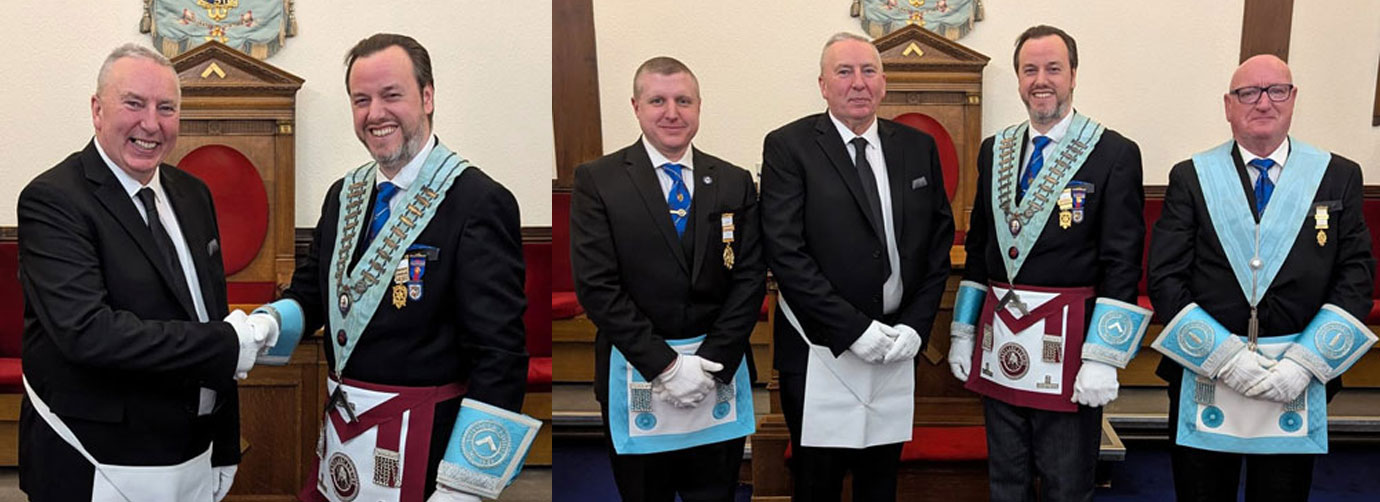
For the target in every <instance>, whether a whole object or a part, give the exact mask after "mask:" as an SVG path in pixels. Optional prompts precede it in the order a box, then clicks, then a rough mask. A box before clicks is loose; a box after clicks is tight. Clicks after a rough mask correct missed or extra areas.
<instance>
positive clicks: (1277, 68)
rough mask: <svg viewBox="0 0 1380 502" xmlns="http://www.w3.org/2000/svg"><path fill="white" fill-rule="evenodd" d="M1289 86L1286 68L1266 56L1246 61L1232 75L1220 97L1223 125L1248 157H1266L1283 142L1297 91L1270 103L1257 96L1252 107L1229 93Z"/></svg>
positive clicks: (1289, 79) (1292, 118) (1292, 114)
mask: <svg viewBox="0 0 1380 502" xmlns="http://www.w3.org/2000/svg"><path fill="white" fill-rule="evenodd" d="M1293 82H1294V79H1293V75H1291V74H1290V72H1289V66H1288V65H1287V64H1285V63H1284V61H1281V60H1280V59H1279V58H1277V57H1274V56H1270V55H1260V56H1255V57H1252V58H1250V59H1247V60H1246V62H1245V63H1241V67H1239V68H1237V69H1236V73H1235V74H1233V75H1232V77H1231V87H1230V88H1229V89H1228V92H1227V94H1225V95H1223V96H1222V102H1223V105H1224V106H1225V107H1226V112H1227V122H1228V123H1230V124H1231V135H1232V137H1233V138H1235V139H1236V141H1237V142H1239V143H1241V145H1242V146H1244V147H1246V149H1247V150H1249V151H1250V152H1251V153H1254V154H1256V155H1262V156H1264V155H1269V154H1270V152H1273V151H1274V150H1275V149H1276V148H1278V147H1279V145H1280V143H1283V142H1284V138H1285V137H1286V136H1288V134H1289V125H1290V124H1291V123H1292V122H1293V120H1294V101H1295V99H1294V98H1295V97H1297V96H1298V88H1297V87H1296V88H1293V89H1290V90H1289V96H1288V98H1286V99H1285V100H1284V101H1273V100H1271V99H1270V97H1269V96H1267V95H1265V94H1266V93H1264V92H1261V93H1260V100H1259V101H1256V102H1255V103H1253V104H1245V103H1242V102H1241V101H1240V100H1238V99H1237V98H1236V96H1235V95H1234V94H1232V93H1231V91H1234V90H1236V89H1240V88H1242V87H1267V86H1271V85H1274V84H1292V83H1293Z"/></svg>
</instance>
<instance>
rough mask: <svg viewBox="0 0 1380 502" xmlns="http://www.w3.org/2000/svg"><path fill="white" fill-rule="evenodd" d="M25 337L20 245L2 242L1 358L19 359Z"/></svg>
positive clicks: (0, 281)
mask: <svg viewBox="0 0 1380 502" xmlns="http://www.w3.org/2000/svg"><path fill="white" fill-rule="evenodd" d="M23 336H24V292H23V289H22V288H20V287H19V243H18V242H16V241H8V242H0V357H19V356H20V347H19V345H20V344H19V340H20V339H21V338H22V337H23Z"/></svg>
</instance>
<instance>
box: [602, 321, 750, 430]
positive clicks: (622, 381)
mask: <svg viewBox="0 0 1380 502" xmlns="http://www.w3.org/2000/svg"><path fill="white" fill-rule="evenodd" d="M704 338H705V336H704V335H700V336H697V337H694V338H685V339H680V340H667V341H666V344H667V345H670V346H671V348H672V349H674V350H675V351H676V352H678V353H681V354H694V353H695V351H696V350H698V349H699V347H700V344H701V343H703V342H704ZM750 385H751V382H750V381H749V378H748V370H747V357H746V356H745V357H744V358H743V361H742V362H741V364H739V365H738V371H737V372H735V373H734V374H733V381H731V382H729V383H728V384H723V383H719V384H718V385H717V387H716V388H715V391H714V394H713V395H711V396H708V397H706V398H705V399H704V400H703V401H700V404H699V405H698V406H695V407H693V408H676V407H675V406H672V405H671V404H670V403H666V402H663V401H662V400H660V399H657V398H655V397H653V396H652V384H651V382H648V381H647V379H645V378H643V377H642V374H641V373H639V372H638V371H637V369H635V368H633V366H632V364H630V363H629V362H628V360H627V358H626V357H624V356H623V353H622V352H619V350H618V348H617V347H613V350H612V351H611V353H610V356H609V431H610V432H611V433H612V434H613V447H614V450H615V451H617V452H618V453H619V454H620V455H629V454H641V453H658V452H664V451H673V450H683V449H686V448H691V447H695V446H700V445H705V444H710V443H717V442H720V441H727V440H729V439H734V438H739V437H743V436H747V435H749V434H752V433H753V431H755V430H756V422H755V419H754V417H753V411H752V410H753V408H752V388H751V387H750Z"/></svg>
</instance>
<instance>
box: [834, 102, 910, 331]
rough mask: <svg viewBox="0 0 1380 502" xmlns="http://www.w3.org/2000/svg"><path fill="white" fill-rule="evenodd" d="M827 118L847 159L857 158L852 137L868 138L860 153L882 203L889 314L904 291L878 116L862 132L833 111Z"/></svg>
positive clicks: (884, 298)
mask: <svg viewBox="0 0 1380 502" xmlns="http://www.w3.org/2000/svg"><path fill="white" fill-rule="evenodd" d="M829 120H832V121H833V122H834V127H836V128H838V131H839V137H840V138H843V145H844V148H846V149H847V150H848V158H849V159H850V160H852V159H856V158H858V152H857V151H856V149H855V148H854V147H853V143H851V142H852V141H853V138H858V137H861V138H863V139H865V140H867V150H866V151H864V152H863V155H864V156H865V157H867V164H868V165H869V166H871V167H872V177H873V178H875V179H876V180H877V199H878V201H879V202H881V205H882V228H883V230H884V231H885V233H886V254H887V260H888V261H889V262H890V263H891V275H889V276H887V278H886V282H884V283H882V312H883V313H886V314H891V313H894V312H896V309H898V308H900V307H901V294H902V292H903V291H904V290H903V289H902V284H901V253H900V252H899V251H897V249H896V228H895V227H896V225H895V223H893V218H892V212H891V181H890V177H888V176H887V172H886V156H885V155H883V154H882V137H881V136H880V135H878V134H877V119H876V118H873V119H872V125H870V126H867V130H866V131H863V133H862V134H856V133H854V132H853V130H852V129H849V128H848V126H846V125H844V124H843V122H841V121H839V119H838V118H837V117H834V114H833V113H832V112H831V113H829ZM860 179H861V178H860Z"/></svg>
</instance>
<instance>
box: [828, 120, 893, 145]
mask: <svg viewBox="0 0 1380 502" xmlns="http://www.w3.org/2000/svg"><path fill="white" fill-rule="evenodd" d="M829 120H830V121H832V122H833V123H834V127H836V128H838V130H839V137H840V138H843V143H844V144H848V143H850V142H852V141H853V138H856V137H858V136H862V138H863V139H865V140H867V144H869V145H872V146H875V147H877V148H881V147H882V137H881V135H880V134H878V133H877V117H872V125H869V126H867V130H866V131H863V133H862V134H857V133H855V132H853V130H852V129H849V128H848V126H846V125H844V124H843V122H842V121H840V120H839V119H838V117H835V116H834V112H829Z"/></svg>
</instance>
